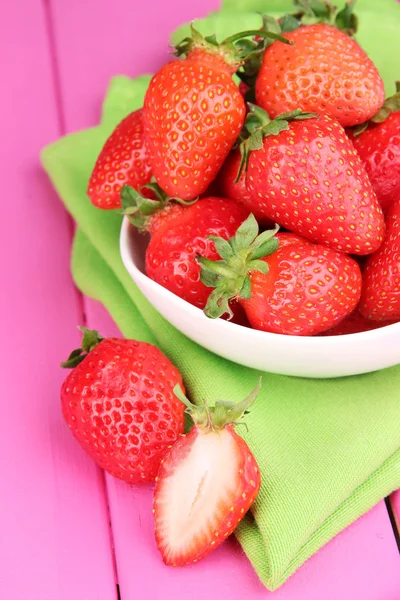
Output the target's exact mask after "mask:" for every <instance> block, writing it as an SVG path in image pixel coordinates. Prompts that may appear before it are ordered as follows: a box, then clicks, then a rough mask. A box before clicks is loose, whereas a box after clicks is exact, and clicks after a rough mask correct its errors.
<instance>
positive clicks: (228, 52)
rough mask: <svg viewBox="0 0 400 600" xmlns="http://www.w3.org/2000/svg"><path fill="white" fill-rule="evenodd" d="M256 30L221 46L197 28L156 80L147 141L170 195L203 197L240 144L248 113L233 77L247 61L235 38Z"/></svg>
mask: <svg viewBox="0 0 400 600" xmlns="http://www.w3.org/2000/svg"><path fill="white" fill-rule="evenodd" d="M254 33H256V32H254V31H247V32H243V33H240V34H237V35H235V36H231V37H230V38H227V39H226V40H224V42H222V43H221V44H220V45H218V44H217V42H216V41H215V37H214V36H212V37H209V38H203V36H202V35H201V34H200V33H199V32H197V31H196V30H195V29H194V28H193V27H192V37H191V38H186V39H185V40H183V41H182V42H181V43H180V44H178V46H177V49H176V54H177V55H181V54H185V55H186V58H184V59H183V60H175V61H172V62H169V63H167V64H166V65H164V66H163V67H162V68H161V69H160V70H159V71H158V72H157V73H156V74H155V75H154V77H153V78H152V80H151V82H150V85H149V88H148V90H147V93H146V96H145V100H144V109H143V121H144V126H145V133H146V143H147V145H148V148H149V152H150V162H151V166H152V169H153V173H154V176H155V178H156V180H157V182H158V183H159V185H160V186H161V188H162V189H163V190H164V191H165V192H166V193H167V194H169V195H170V196H177V197H179V198H181V199H183V200H191V199H193V198H196V197H197V196H199V195H201V194H202V193H203V192H204V191H205V190H206V189H207V187H208V186H209V185H210V183H211V182H212V181H213V179H215V177H216V175H217V173H218V171H219V169H220V168H221V166H222V164H223V162H224V160H225V158H226V156H227V155H228V154H229V151H230V149H231V148H232V146H233V144H234V143H235V141H236V138H237V137H238V135H239V133H240V131H241V129H242V125H243V122H244V118H245V112H246V108H245V102H244V99H243V96H242V94H241V93H240V91H239V89H238V86H237V85H236V84H235V83H234V81H233V79H232V75H233V74H234V72H235V71H236V70H237V69H238V67H239V66H240V65H241V64H242V62H243V60H244V58H243V54H244V52H243V51H239V49H236V47H235V41H236V40H238V39H240V38H241V37H243V36H247V35H254ZM264 34H265V36H269V37H271V36H272V37H274V38H280V36H277V35H275V34H273V33H268V32H264ZM280 39H283V38H280Z"/></svg>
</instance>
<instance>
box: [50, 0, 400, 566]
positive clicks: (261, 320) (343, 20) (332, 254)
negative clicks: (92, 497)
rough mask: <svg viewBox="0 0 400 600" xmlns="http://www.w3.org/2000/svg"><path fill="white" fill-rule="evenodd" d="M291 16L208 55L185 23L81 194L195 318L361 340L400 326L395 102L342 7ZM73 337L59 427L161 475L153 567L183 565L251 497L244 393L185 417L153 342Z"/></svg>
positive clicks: (236, 517)
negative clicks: (140, 235) (112, 217)
mask: <svg viewBox="0 0 400 600" xmlns="http://www.w3.org/2000/svg"><path fill="white" fill-rule="evenodd" d="M295 4H296V6H300V5H301V6H302V7H303V8H302V9H301V10H297V12H296V13H295V14H294V15H285V16H284V17H283V18H282V19H280V21H279V23H278V22H276V21H274V20H273V19H271V18H270V17H264V18H263V27H262V28H261V29H260V30H257V31H246V32H242V33H238V34H237V35H233V36H231V37H229V38H227V39H226V40H224V41H223V42H222V43H221V44H218V43H217V41H216V39H215V37H214V36H209V37H203V36H202V35H200V33H198V32H197V31H196V30H195V28H193V27H192V36H191V37H190V38H186V39H184V40H183V41H182V42H181V43H180V44H178V46H177V48H176V54H177V55H179V56H183V57H184V58H181V59H179V60H173V61H171V62H169V63H168V64H166V65H164V66H163V67H162V68H161V69H160V70H159V71H158V73H156V74H155V75H154V77H153V79H152V80H151V83H150V86H149V88H148V90H147V93H146V97H145V101H144V106H143V108H142V109H141V110H138V111H136V112H133V113H132V114H130V115H128V116H127V117H126V118H125V119H124V120H123V121H122V122H121V123H120V124H119V125H118V126H117V127H116V129H115V131H114V132H113V133H112V135H111V136H110V138H109V139H108V140H107V142H106V143H105V145H104V148H103V150H102V151H101V153H100V156H99V157H98V159H97V162H96V165H95V167H94V170H93V173H92V175H91V178H90V181H89V186H88V195H89V198H90V200H91V201H92V203H93V204H94V205H95V206H97V207H99V208H102V209H116V210H119V211H121V210H122V212H123V213H124V214H125V215H127V216H128V217H129V219H130V221H131V222H132V224H133V225H135V226H136V227H138V228H139V229H140V230H141V231H147V232H148V233H149V234H150V241H149V244H148V246H147V250H146V264H145V268H146V273H147V275H148V276H149V277H151V278H152V279H153V280H155V281H156V282H158V283H159V284H160V285H162V286H164V287H166V288H167V289H169V290H170V291H171V292H173V293H175V294H177V295H178V296H180V297H181V298H183V299H184V300H186V301H187V302H190V303H191V304H193V305H195V306H197V307H199V308H200V309H203V310H204V312H205V314H206V315H207V316H208V317H211V318H217V317H225V318H228V319H232V320H233V321H235V322H236V323H239V324H242V325H247V326H249V325H250V326H251V327H254V328H256V329H260V330H263V331H269V332H273V333H280V334H288V335H319V334H321V335H339V334H346V333H356V332H360V331H365V330H368V329H374V328H376V327H379V326H382V325H386V324H388V323H392V322H394V321H396V320H400V275H399V273H400V90H399V89H398V90H397V92H396V94H395V95H394V96H393V97H391V98H388V99H387V100H385V99H384V90H383V82H382V80H381V77H380V75H379V73H378V71H377V69H376V68H375V66H374V64H373V63H372V62H371V60H370V59H369V58H368V57H367V56H366V54H365V53H364V52H363V50H362V49H361V48H360V47H359V45H358V44H357V42H356V41H355V39H354V38H353V37H352V36H353V34H354V32H355V26H356V18H355V17H354V15H353V13H352V7H353V4H354V2H348V3H346V6H345V8H344V9H343V10H337V9H336V8H335V7H333V6H332V4H330V3H328V2H324V1H322V0H321V1H320V0H313V1H312V2H307V0H303V1H302V2H301V3H300V2H296V3H295ZM233 75H235V78H233ZM237 77H239V78H240V79H241V83H240V85H237V83H236V81H237ZM385 220H386V223H385ZM83 333H84V336H83V342H82V348H78V349H76V350H74V351H73V352H72V353H71V355H70V357H69V359H68V361H67V362H66V363H64V364H63V366H65V367H69V368H72V371H71V373H70V374H69V375H68V377H67V378H66V380H65V382H64V384H63V387H62V390H61V400H62V409H63V414H64V418H65V420H66V422H67V423H68V425H69V427H70V428H71V431H72V433H73V434H74V436H75V437H76V439H77V440H78V441H79V442H80V444H81V445H82V447H83V448H84V449H85V450H86V451H87V452H88V454H89V455H90V456H91V457H92V458H93V459H94V460H95V461H96V462H97V464H98V465H99V466H101V467H102V468H104V469H105V470H106V471H107V472H109V473H110V474H112V475H114V476H116V477H119V478H120V479H122V480H124V481H126V482H128V483H134V484H136V483H141V482H148V481H154V480H155V481H156V486H155V492H154V509H153V512H154V519H155V533H156V540H157V544H158V548H159V550H160V552H161V554H162V557H163V559H164V561H165V562H166V563H167V564H172V565H183V564H188V563H191V562H196V561H197V560H199V559H201V558H203V557H204V556H206V555H207V554H208V553H209V552H211V551H212V550H213V549H214V548H216V547H217V546H218V545H219V544H220V543H221V542H222V541H223V540H224V539H225V538H226V537H227V536H228V535H229V534H230V533H231V532H232V531H233V530H234V528H235V527H236V525H237V524H238V522H239V521H240V519H241V518H242V517H243V516H244V514H245V513H246V511H247V510H248V509H249V508H250V506H251V505H252V503H253V502H254V500H255V498H256V495H257V493H258V490H259V487H260V472H259V468H258V466H257V464H256V461H255V459H254V456H253V455H252V453H251V451H250V449H249V448H248V446H247V445H246V443H245V442H244V441H243V439H242V438H241V437H239V436H238V435H237V434H236V433H235V431H234V426H235V424H236V423H237V421H238V420H239V419H240V418H241V417H242V416H243V414H245V412H246V411H247V410H248V408H249V407H250V406H251V404H252V403H253V401H254V400H255V397H256V395H257V392H258V389H259V388H258V387H257V388H256V389H255V390H253V392H251V393H250V394H249V396H248V397H247V398H246V399H245V400H243V401H242V402H239V403H238V404H235V403H233V402H231V401H225V402H224V401H220V400H218V401H217V402H216V403H215V406H212V407H209V406H208V405H207V403H206V402H204V404H203V405H201V406H194V405H193V404H192V403H191V402H190V401H189V400H188V399H187V398H186V396H185V395H184V384H183V381H182V377H181V374H180V373H179V371H178V369H177V368H176V367H175V366H174V365H173V364H172V363H171V362H170V361H169V360H168V358H167V357H166V356H164V355H163V353H162V352H161V351H160V350H159V349H157V348H155V347H154V346H152V345H150V344H145V343H143V342H137V341H134V340H120V339H103V338H101V336H99V334H98V333H97V332H95V331H89V330H86V329H83ZM185 411H186V412H187V413H188V414H189V415H190V416H191V417H192V419H193V422H194V426H193V428H192V429H191V431H190V433H188V434H187V435H185V434H184V433H183V431H184V412H185Z"/></svg>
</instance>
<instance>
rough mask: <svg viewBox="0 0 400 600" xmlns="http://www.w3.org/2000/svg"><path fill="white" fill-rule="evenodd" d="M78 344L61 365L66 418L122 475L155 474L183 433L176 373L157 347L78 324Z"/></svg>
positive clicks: (95, 455)
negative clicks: (80, 336)
mask: <svg viewBox="0 0 400 600" xmlns="http://www.w3.org/2000/svg"><path fill="white" fill-rule="evenodd" d="M80 329H81V330H82V332H83V334H84V336H83V340H82V348H79V349H77V350H75V351H74V352H73V353H72V354H71V355H70V357H69V359H68V361H66V362H65V363H61V364H62V366H64V367H67V368H72V369H73V370H72V371H71V373H70V374H69V375H68V376H67V378H66V379H65V381H64V383H63V386H62V388H61V404H62V411H63V415H64V419H65V421H66V422H67V424H68V426H69V427H70V429H71V431H72V433H73V434H74V436H75V438H76V439H77V440H78V442H79V443H80V444H81V446H82V448H83V449H84V450H85V451H86V452H87V453H88V454H89V456H90V457H91V458H92V459H93V460H94V461H95V462H96V463H97V464H98V465H99V466H100V467H101V468H102V469H104V470H105V471H107V472H108V473H110V474H111V475H114V476H115V477H118V478H119V479H122V480H123V481H126V482H127V483H140V482H144V481H153V480H154V478H155V476H156V474H157V470H158V468H159V465H160V461H161V459H162V458H163V456H164V455H165V453H166V451H167V448H168V447H169V446H170V445H171V444H172V443H173V442H175V440H176V439H177V437H178V435H180V434H181V433H182V432H183V427H184V408H183V407H182V404H181V402H179V401H178V400H177V398H176V397H175V396H174V394H173V389H174V386H175V385H181V386H182V377H181V375H180V373H179V371H178V369H176V368H175V367H174V365H173V364H172V363H171V362H170V361H169V360H168V358H167V357H166V356H165V355H164V354H163V353H162V352H161V351H160V350H159V349H158V348H156V347H155V346H152V345H151V344H146V343H145V342H136V341H134V340H126V339H116V338H108V339H103V338H101V337H100V336H99V334H98V332H97V331H89V330H87V329H85V328H84V327H81V328H80Z"/></svg>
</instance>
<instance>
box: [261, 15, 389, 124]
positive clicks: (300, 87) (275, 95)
mask: <svg viewBox="0 0 400 600" xmlns="http://www.w3.org/2000/svg"><path fill="white" fill-rule="evenodd" d="M284 37H286V38H287V39H288V40H289V41H291V42H293V45H285V44H282V43H276V42H275V43H273V44H272V45H271V46H269V48H267V50H266V52H265V54H264V59H263V63H262V66H261V69H260V72H259V75H258V78H257V82H256V101H257V104H258V105H259V106H261V107H262V108H264V109H265V110H266V111H267V112H268V113H269V115H270V116H271V117H272V118H273V117H276V116H277V115H279V114H280V113H282V112H290V111H293V110H295V109H297V108H301V109H302V110H304V111H312V112H317V113H325V114H328V115H330V116H331V117H333V118H335V119H337V121H339V123H341V124H342V125H343V126H344V127H350V126H352V125H357V124H358V123H363V122H364V121H366V120H367V119H370V118H371V117H372V116H373V115H374V114H375V113H376V112H377V111H378V110H379V108H380V107H381V106H382V104H383V101H384V88H383V81H382V79H381V77H380V75H379V73H378V70H377V69H376V67H375V65H374V64H373V62H372V61H371V60H370V59H369V58H368V56H367V55H366V54H365V52H364V51H363V50H362V48H361V47H360V46H359V45H358V44H357V42H356V41H355V40H354V39H352V38H351V37H350V36H349V35H347V34H346V33H344V32H343V31H340V30H339V29H337V28H336V27H332V26H330V25H326V24H324V23H317V24H314V25H306V26H303V27H300V28H298V29H296V30H295V31H292V32H289V33H285V34H284Z"/></svg>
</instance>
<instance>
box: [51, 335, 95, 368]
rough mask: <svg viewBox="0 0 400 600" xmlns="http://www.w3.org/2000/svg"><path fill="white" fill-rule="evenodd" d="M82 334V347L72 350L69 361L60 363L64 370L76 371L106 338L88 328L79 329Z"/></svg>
mask: <svg viewBox="0 0 400 600" xmlns="http://www.w3.org/2000/svg"><path fill="white" fill-rule="evenodd" d="M78 329H79V330H80V331H81V332H82V334H83V335H82V346H81V347H80V348H76V349H75V350H72V352H71V354H70V355H69V356H68V358H67V360H65V361H63V362H62V363H60V366H61V367H63V368H64V369H74V368H75V367H76V366H78V365H79V363H81V362H82V361H83V359H84V358H85V357H86V356H87V355H88V354H89V352H91V351H92V350H93V348H95V347H96V346H97V345H98V344H100V342H101V341H102V340H104V338H103V337H102V336H101V335H100V334H99V332H98V331H96V330H95V329H87V328H86V327H78Z"/></svg>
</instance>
